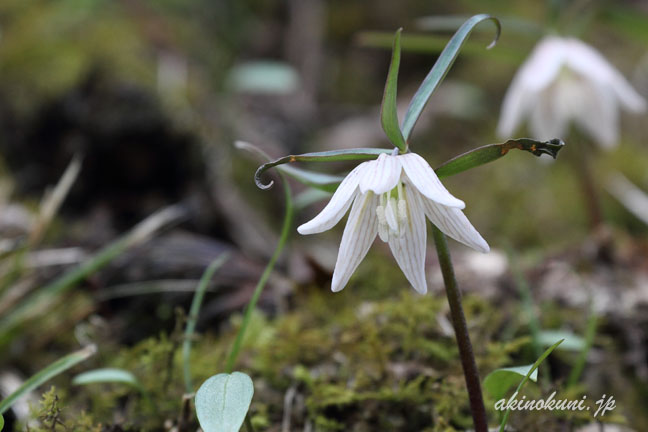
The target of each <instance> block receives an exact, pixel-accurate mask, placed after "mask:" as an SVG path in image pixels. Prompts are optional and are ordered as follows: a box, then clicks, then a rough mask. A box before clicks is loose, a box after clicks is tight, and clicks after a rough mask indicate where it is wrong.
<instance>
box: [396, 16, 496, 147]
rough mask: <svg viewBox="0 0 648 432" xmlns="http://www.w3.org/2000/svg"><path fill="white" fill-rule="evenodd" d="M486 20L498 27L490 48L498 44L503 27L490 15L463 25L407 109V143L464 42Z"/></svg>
mask: <svg viewBox="0 0 648 432" xmlns="http://www.w3.org/2000/svg"><path fill="white" fill-rule="evenodd" d="M485 20H491V21H493V22H494V23H495V25H496V26H497V34H496V35H495V39H494V40H493V42H491V44H490V45H489V46H488V48H491V47H493V46H494V45H495V43H496V42H497V39H498V38H499V35H500V31H501V25H500V22H499V21H498V20H497V18H495V17H492V16H490V15H486V14H481V15H475V16H473V17H472V18H470V19H469V20H468V21H466V22H465V23H463V25H462V26H461V27H460V28H459V30H457V32H456V33H455V34H454V36H452V38H451V39H450V41H449V42H448V44H447V45H446V47H445V48H444V49H443V51H442V52H441V55H439V58H438V59H437V61H436V63H435V64H434V66H432V69H431V70H430V72H429V73H428V75H427V76H426V77H425V79H424V80H423V83H422V84H421V86H420V87H419V89H418V90H417V91H416V93H415V94H414V97H413V98H412V101H411V102H410V105H409V107H408V108H407V113H405V118H404V119H403V126H402V128H401V131H402V133H403V138H404V139H405V141H407V140H408V139H409V136H410V134H411V132H412V129H413V128H414V125H415V124H416V122H417V120H418V119H419V117H420V116H421V113H422V112H423V108H425V105H426V104H427V102H428V100H429V99H430V96H431V95H432V92H434V90H435V89H436V88H437V87H438V85H439V83H441V81H443V78H445V76H446V74H447V73H448V71H449V70H450V67H451V66H452V64H453V63H454V61H455V59H456V58H457V55H458V54H459V50H460V49H461V47H462V46H463V44H464V42H465V41H466V39H467V38H468V36H469V35H470V33H471V32H472V30H473V29H474V28H475V26H476V25H477V24H479V23H480V22H482V21H485Z"/></svg>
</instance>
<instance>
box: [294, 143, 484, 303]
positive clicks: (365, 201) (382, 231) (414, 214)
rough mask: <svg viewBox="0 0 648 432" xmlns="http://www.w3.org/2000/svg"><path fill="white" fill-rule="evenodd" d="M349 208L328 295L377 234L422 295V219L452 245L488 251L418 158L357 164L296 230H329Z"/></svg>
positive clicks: (341, 283) (459, 205)
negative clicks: (311, 217) (312, 215)
mask: <svg viewBox="0 0 648 432" xmlns="http://www.w3.org/2000/svg"><path fill="white" fill-rule="evenodd" d="M351 203H353V206H352V207H351V213H350V214H349V219H348V221H347V224H346V227H345V228H344V233H343V234H342V242H341V243H340V250H339V252H338V257H337V261H336V263H335V270H334V271H333V281H332V283H331V289H332V290H333V291H336V292H337V291H340V290H341V289H342V288H344V286H345V285H346V284H347V282H348V281H349V278H350V277H351V275H352V274H353V272H354V271H355V270H356V268H357V267H358V265H359V264H360V262H361V261H362V260H363V259H364V257H365V255H366V254H367V252H368V250H369V247H370V246H371V244H372V243H373V241H374V239H375V238H376V235H378V236H379V237H380V239H381V240H382V241H384V242H387V243H389V247H390V249H391V251H392V254H393V255H394V258H396V262H397V263H398V265H399V266H400V268H401V270H403V273H404V274H405V277H407V280H408V281H409V282H410V283H411V284H412V286H413V287H414V289H415V290H416V291H418V292H420V293H422V294H423V293H425V292H426V291H427V283H426V281H425V250H426V239H427V230H426V223H425V216H427V217H428V219H430V221H432V223H433V224H434V225H436V226H437V227H438V228H439V229H440V230H441V231H442V232H444V233H445V234H447V235H448V236H450V237H452V238H454V239H455V240H458V241H460V242H462V243H464V244H466V245H468V246H470V247H472V248H474V249H476V250H478V251H481V252H488V251H489V247H488V244H487V243H486V241H485V240H484V239H483V238H482V236H481V235H480V234H479V233H478V232H477V230H475V228H474V227H473V226H472V225H471V224H470V222H469V221H468V218H466V216H465V215H464V214H463V212H462V211H461V209H463V208H464V207H465V204H464V202H463V201H461V200H459V199H457V198H455V197H454V196H452V195H451V194H450V192H448V190H447V189H446V188H445V187H444V186H443V185H442V184H441V181H439V178H438V177H437V175H436V174H435V173H434V170H433V169H432V168H431V167H430V165H429V164H428V163H427V162H426V161H425V159H423V158H422V157H420V156H419V155H417V154H414V153H407V154H404V155H387V154H381V155H380V156H379V157H378V159H376V160H373V161H368V162H363V163H361V164H360V165H358V166H357V167H356V168H355V169H354V170H353V171H351V172H350V173H349V175H347V176H346V178H345V179H344V180H343V181H342V183H341V184H340V186H339V187H338V189H337V190H336V191H335V194H333V197H332V198H331V201H329V203H328V204H327V205H326V207H324V209H323V210H322V211H321V212H320V214H318V215H317V216H315V218H313V219H312V220H311V221H310V222H307V223H305V224H303V225H301V226H300V227H299V228H297V231H299V233H300V234H316V233H320V232H323V231H326V230H328V229H330V228H332V227H333V226H335V225H336V224H337V223H338V222H339V221H340V219H342V216H344V214H345V213H346V212H347V210H348V209H349V207H350V206H351Z"/></svg>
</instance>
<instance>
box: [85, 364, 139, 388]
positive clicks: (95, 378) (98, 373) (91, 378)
mask: <svg viewBox="0 0 648 432" xmlns="http://www.w3.org/2000/svg"><path fill="white" fill-rule="evenodd" d="M98 383H122V384H128V385H131V386H133V387H136V388H141V386H140V383H139V381H137V378H135V375H133V374H132V373H130V372H129V371H127V370H123V369H116V368H103V369H94V370H90V371H87V372H83V373H81V374H79V375H77V376H75V377H74V378H73V379H72V384H75V385H87V384H98Z"/></svg>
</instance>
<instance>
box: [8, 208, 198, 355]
mask: <svg viewBox="0 0 648 432" xmlns="http://www.w3.org/2000/svg"><path fill="white" fill-rule="evenodd" d="M185 215H186V210H185V209H184V208H183V207H181V206H179V205H173V206H169V207H166V208H164V209H162V210H160V211H158V212H156V213H154V214H152V215H151V216H149V217H148V218H146V219H144V220H143V221H142V222H140V223H139V224H137V225H136V226H135V227H134V228H133V229H132V230H131V231H130V232H128V233H127V234H126V235H124V236H122V237H120V238H118V239H117V240H115V241H113V242H112V243H110V244H108V245H107V246H105V247H104V248H102V249H101V250H100V251H98V252H97V253H96V254H95V255H94V256H93V257H91V258H90V259H88V260H87V261H85V262H83V263H81V264H80V265H79V266H77V267H75V268H72V269H70V270H68V271H66V272H65V273H64V274H63V275H61V276H60V277H59V278H57V279H55V280H54V281H52V282H50V283H49V284H47V285H45V286H43V287H41V288H39V289H38V290H37V291H35V292H34V293H32V294H31V295H30V296H29V297H27V298H25V299H24V300H23V301H22V302H21V303H19V304H18V305H17V306H16V307H14V308H13V309H12V310H11V311H10V312H9V313H7V314H6V316H4V317H2V319H0V345H2V344H3V343H4V342H6V341H7V335H9V334H10V332H11V330H13V328H14V327H16V326H17V325H19V324H21V323H22V322H23V321H25V320H28V319H31V318H33V317H35V316H36V315H38V314H39V313H41V312H42V311H43V308H44V307H46V306H47V305H48V304H49V303H50V302H52V301H53V300H55V299H56V298H57V297H58V296H61V295H62V294H64V293H65V292H67V291H69V290H70V289H72V288H73V287H75V286H77V285H78V284H79V283H81V281H83V280H84V279H85V278H87V277H88V276H90V275H91V274H93V273H95V272H97V271H99V270H101V269H102V268H103V267H105V266H106V265H108V264H109V263H110V262H111V261H112V260H114V259H115V258H117V257H118V256H120V255H121V254H123V253H124V252H125V251H126V250H127V249H129V248H131V247H133V246H135V245H138V244H141V243H143V242H145V241H147V240H148V239H149V238H150V237H151V236H152V235H153V234H154V233H155V232H157V231H158V230H159V229H161V228H162V227H164V226H167V225H169V224H171V223H174V222H177V221H178V220H180V219H181V218H183V217H185Z"/></svg>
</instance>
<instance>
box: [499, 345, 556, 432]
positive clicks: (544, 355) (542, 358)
mask: <svg viewBox="0 0 648 432" xmlns="http://www.w3.org/2000/svg"><path fill="white" fill-rule="evenodd" d="M563 340H564V339H561V340H559V341H558V342H556V343H555V344H553V345H551V346H550V347H549V348H547V349H546V350H545V352H543V353H542V355H541V356H540V357H539V358H538V360H536V361H535V363H533V367H532V368H531V369H529V372H528V373H527V374H526V376H525V377H524V378H522V381H520V384H519V385H518V386H517V388H516V389H515V392H514V394H515V393H519V392H520V390H522V387H524V384H526V383H527V381H529V378H530V377H531V374H533V372H535V370H536V369H538V367H539V366H540V364H541V363H542V362H543V361H545V359H546V358H547V357H549V354H551V353H552V352H553V350H555V349H556V348H557V347H558V345H560V344H561V343H562V342H563ZM510 414H511V409H510V408H508V409H507V410H506V412H505V413H504V418H503V419H502V423H501V424H500V428H499V432H504V429H505V428H506V423H508V418H509V415H510Z"/></svg>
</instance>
